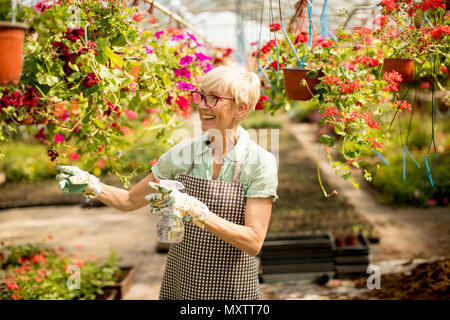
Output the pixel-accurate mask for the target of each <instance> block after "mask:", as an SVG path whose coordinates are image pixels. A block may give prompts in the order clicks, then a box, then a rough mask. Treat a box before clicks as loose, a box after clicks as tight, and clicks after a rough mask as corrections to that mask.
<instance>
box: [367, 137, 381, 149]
mask: <svg viewBox="0 0 450 320" xmlns="http://www.w3.org/2000/svg"><path fill="white" fill-rule="evenodd" d="M367 140H368V141H369V142H370V143H371V144H372V148H377V149H383V142H378V140H377V139H374V138H372V137H367Z"/></svg>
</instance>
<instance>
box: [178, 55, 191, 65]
mask: <svg viewBox="0 0 450 320" xmlns="http://www.w3.org/2000/svg"><path fill="white" fill-rule="evenodd" d="M192 60H193V58H192V57H191V56H190V55H186V56H184V57H182V58H181V59H180V65H186V64H190V63H191V62H192Z"/></svg>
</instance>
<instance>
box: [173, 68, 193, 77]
mask: <svg viewBox="0 0 450 320" xmlns="http://www.w3.org/2000/svg"><path fill="white" fill-rule="evenodd" d="M174 72H175V76H177V77H182V78H186V79H189V78H190V77H191V72H190V71H189V70H188V69H187V68H186V67H183V68H181V69H175V70H174Z"/></svg>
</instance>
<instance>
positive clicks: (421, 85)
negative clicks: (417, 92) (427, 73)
mask: <svg viewBox="0 0 450 320" xmlns="http://www.w3.org/2000/svg"><path fill="white" fill-rule="evenodd" d="M429 87H430V83H429V82H427V81H425V82H422V83H420V88H421V89H428V88H429Z"/></svg>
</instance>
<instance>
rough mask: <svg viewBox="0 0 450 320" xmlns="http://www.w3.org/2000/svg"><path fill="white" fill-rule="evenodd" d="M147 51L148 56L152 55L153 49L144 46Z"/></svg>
mask: <svg viewBox="0 0 450 320" xmlns="http://www.w3.org/2000/svg"><path fill="white" fill-rule="evenodd" d="M144 48H145V51H147V54H152V53H153V47H151V46H144Z"/></svg>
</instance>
